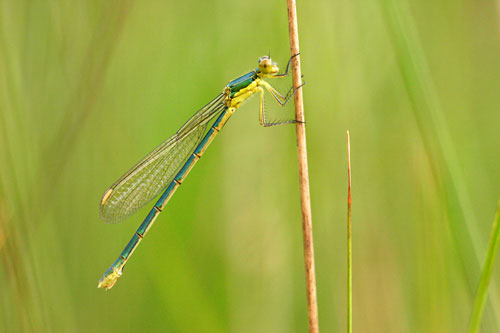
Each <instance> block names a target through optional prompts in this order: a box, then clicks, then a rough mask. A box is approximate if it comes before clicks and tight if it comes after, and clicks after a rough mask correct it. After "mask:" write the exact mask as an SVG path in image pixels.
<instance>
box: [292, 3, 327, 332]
mask: <svg viewBox="0 0 500 333" xmlns="http://www.w3.org/2000/svg"><path fill="white" fill-rule="evenodd" d="M287 5H288V31H289V37H290V53H291V55H292V56H294V55H298V54H299V53H300V49H299V33H298V27H297V8H296V5H295V0H287ZM292 79H293V87H294V89H297V88H298V87H300V86H301V85H302V73H301V69H300V56H295V57H293V59H292ZM294 102H295V120H296V121H297V123H296V133H297V155H298V160H299V161H298V162H299V186H300V201H301V207H302V233H303V238H304V261H305V268H306V290H307V314H308V319H309V332H319V325H318V301H317V298H316V273H315V268H314V242H313V234H312V218H311V196H310V192H309V171H308V166H307V148H306V127H305V117H304V104H303V99H302V89H298V90H297V91H296V93H295V95H294Z"/></svg>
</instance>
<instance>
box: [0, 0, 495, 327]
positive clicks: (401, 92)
mask: <svg viewBox="0 0 500 333" xmlns="http://www.w3.org/2000/svg"><path fill="white" fill-rule="evenodd" d="M499 6H500V4H499V3H498V2H496V1H481V2H478V1H448V0H444V1H439V2H435V1H430V0H422V1H415V0H412V1H406V0H385V1H384V0H379V1H363V2H353V1H347V0H339V1H326V0H323V1H300V2H299V3H298V8H297V10H298V18H299V30H300V43H301V52H302V56H301V59H302V65H303V68H302V70H303V73H304V75H305V79H306V82H307V85H306V86H305V88H304V100H305V111H306V119H307V135H308V150H309V163H310V165H309V167H310V169H309V170H310V181H311V197H312V208H313V224H314V237H315V251H316V273H317V288H318V300H319V315H320V327H321V330H322V331H323V332H342V331H344V329H345V326H346V319H345V315H346V310H345V304H346V278H345V275H346V273H345V269H346V264H345V262H346V259H345V256H346V250H345V243H346V241H345V233H346V227H345V224H346V222H345V221H346V212H345V211H346V188H347V183H346V174H347V171H346V157H345V156H346V145H345V132H346V130H348V129H349V130H350V132H351V147H352V165H353V167H352V168H353V171H352V172H353V217H354V227H353V232H354V246H353V256H354V258H353V259H354V266H353V269H354V272H353V274H354V279H353V283H354V295H353V306H354V312H353V313H354V330H355V331H358V332H464V331H465V327H466V325H467V322H468V317H469V314H470V311H471V307H472V300H473V295H474V292H475V288H476V284H477V281H478V277H479V272H480V267H481V265H482V261H483V258H484V255H485V250H486V245H487V241H488V235H489V230H490V227H491V223H492V221H493V217H494V214H495V210H496V203H497V200H498V197H499V194H500V191H499V188H500V112H499V111H500V98H499V93H500V18H499V17H500V14H499V13H500V11H499ZM269 50H270V51H271V55H272V56H273V59H274V60H276V61H278V62H279V63H280V64H282V67H284V66H283V65H284V64H285V63H286V61H287V60H288V57H289V55H290V54H289V46H288V27H287V10H286V3H285V1H263V0H256V1H203V2H202V1H123V0H114V1H50V0H45V1H14V0H4V1H0V258H1V261H0V262H1V265H0V331H2V332H17V331H19V332H23V331H27V332H105V331H111V332H114V331H125V332H134V331H162V332H165V331H169V332H225V331H227V332H305V331H306V330H307V318H306V296H305V286H304V285H305V283H304V279H305V278H304V264H303V252H302V243H301V240H302V234H301V220H300V207H299V193H298V190H297V187H298V175H297V162H296V149H295V146H296V144H295V131H294V126H281V127H275V128H262V127H260V126H259V124H258V99H257V98H255V99H253V100H252V101H250V102H248V103H247V104H246V105H245V106H244V107H242V108H241V109H239V110H238V112H237V113H236V114H235V116H234V117H233V118H232V119H231V120H230V121H229V123H228V125H227V126H226V128H225V129H224V131H223V132H222V133H221V135H219V136H218V137H217V139H216V140H215V142H214V144H213V145H212V146H211V147H210V148H209V149H208V153H207V154H206V155H205V157H204V158H203V159H202V161H201V162H200V163H198V165H197V166H196V167H195V168H194V169H193V171H192V172H191V174H190V176H189V177H188V178H187V180H186V182H185V184H184V185H183V186H182V188H181V189H180V190H179V191H178V192H177V193H176V195H175V196H174V197H173V199H172V200H171V201H170V203H169V204H168V206H167V207H168V209H167V210H166V211H165V212H164V213H163V214H162V215H161V216H160V217H159V219H158V220H157V222H156V224H155V226H154V227H153V228H152V230H151V232H150V233H149V234H148V236H147V238H146V240H145V241H144V242H143V244H142V245H141V246H140V247H139V249H138V251H136V253H135V255H134V256H133V257H132V259H131V261H130V262H129V263H128V265H127V269H126V270H125V274H124V276H123V277H122V278H121V279H120V280H119V281H118V283H117V285H116V286H115V287H114V288H113V289H111V290H110V291H108V292H106V291H104V290H101V289H97V288H96V287H97V282H98V280H99V278H100V277H101V276H102V273H103V272H104V271H105V270H106V269H107V268H108V267H109V265H110V264H111V263H112V262H113V261H114V260H115V259H116V257H117V256H118V254H119V253H120V251H121V250H122V249H123V247H124V246H125V244H126V243H127V241H128V240H129V238H130V237H131V236H132V234H133V232H134V231H135V229H136V228H137V226H138V225H139V223H140V222H141V221H142V219H143V218H144V216H145V214H146V213H147V211H148V210H149V208H150V206H149V205H148V207H146V208H145V209H143V210H141V211H140V212H139V213H138V214H136V215H134V216H133V217H132V218H129V219H128V220H127V221H125V222H123V223H121V224H118V225H107V224H104V223H102V221H101V220H100V217H99V213H98V204H99V201H100V199H101V195H102V194H103V192H104V190H105V189H106V188H107V187H108V186H109V185H110V184H112V183H113V182H114V181H115V180H116V179H117V178H118V177H119V176H120V175H121V174H122V173H123V172H125V171H126V170H127V169H128V168H129V167H131V166H132V165H133V164H134V163H135V162H137V161H138V160H139V159H140V158H142V157H143V156H144V155H145V154H146V153H148V152H149V151H150V150H152V149H153V148H154V147H156V146H157V145H158V144H159V143H160V142H162V141H163V140H164V139H166V138H167V137H168V136H170V135H171V134H172V133H174V132H175V131H176V130H177V128H178V127H179V126H180V125H181V124H182V123H183V122H184V121H185V120H186V119H187V118H188V117H189V116H190V115H191V114H192V113H194V111H195V110H197V109H198V108H199V107H201V106H203V105H204V104H205V103H207V102H208V101H209V100H211V99H212V98H213V97H214V96H215V95H217V94H218V93H219V92H220V91H221V89H222V87H223V86H224V85H225V84H226V83H227V82H228V81H230V80H231V79H233V78H235V77H237V76H238V75H240V74H243V73H245V72H247V71H248V70H250V69H253V68H254V67H255V66H256V64H257V59H258V57H259V56H261V55H264V54H267V53H268V52H269ZM268 104H270V102H268ZM499 282H500V276H499V270H498V268H497V269H496V270H495V272H494V275H493V281H492V283H493V286H492V289H491V292H490V297H489V302H488V303H487V305H486V311H485V317H484V320H483V326H482V329H483V331H484V332H498V331H500V293H499V291H498V288H497V287H496V286H495V284H498V283H499Z"/></svg>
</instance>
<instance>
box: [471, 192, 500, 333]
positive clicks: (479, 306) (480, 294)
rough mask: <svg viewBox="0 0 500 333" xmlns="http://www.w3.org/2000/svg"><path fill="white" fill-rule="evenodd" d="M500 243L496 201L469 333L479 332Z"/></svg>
mask: <svg viewBox="0 0 500 333" xmlns="http://www.w3.org/2000/svg"><path fill="white" fill-rule="evenodd" d="M499 242H500V201H498V209H497V213H496V216H495V220H494V221H493V227H492V228H491V235H490V243H489V245H488V252H487V253H486V260H485V261H484V265H483V270H482V272H481V277H480V278H479V285H478V286H477V291H476V299H475V300H474V307H473V308H472V314H471V317H470V322H469V330H468V332H469V333H476V332H479V328H480V326H481V318H482V316H483V310H484V304H485V303H486V296H487V295H488V286H489V284H490V280H491V273H492V272H493V265H494V264H495V257H496V255H497V252H498V244H499Z"/></svg>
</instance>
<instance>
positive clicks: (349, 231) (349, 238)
mask: <svg viewBox="0 0 500 333" xmlns="http://www.w3.org/2000/svg"><path fill="white" fill-rule="evenodd" d="M351 226H352V213H351V139H350V136H349V131H347V333H351V332H352V228H351Z"/></svg>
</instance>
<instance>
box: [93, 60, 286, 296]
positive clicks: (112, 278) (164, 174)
mask: <svg viewBox="0 0 500 333" xmlns="http://www.w3.org/2000/svg"><path fill="white" fill-rule="evenodd" d="M292 59H293V57H291V58H290V60H289V61H288V64H287V66H286V70H285V72H284V73H279V68H278V66H277V64H276V63H274V62H273V61H272V60H271V57H269V56H263V57H260V58H259V65H258V67H257V68H256V69H254V70H252V71H250V72H248V73H246V74H244V75H242V76H240V77H238V78H236V79H234V80H232V81H231V82H229V84H228V85H227V86H226V87H225V88H224V90H223V92H222V93H221V94H219V95H218V96H217V97H215V98H214V99H213V100H212V101H211V102H210V103H208V104H207V105H205V106H204V107H203V108H201V109H200V110H199V111H198V112H196V113H195V114H194V115H193V116H192V117H191V118H190V119H189V120H188V121H187V122H186V123H185V124H184V125H183V126H182V127H181V128H180V129H179V130H178V131H177V132H176V133H175V134H174V135H172V136H171V137H170V138H168V139H167V140H166V141H165V142H163V143H162V144H161V145H160V146H158V147H157V148H156V149H155V150H153V151H152V152H151V153H149V154H148V155H147V156H146V157H145V158H143V159H142V160H141V161H140V162H139V163H137V164H136V165H135V166H134V167H133V168H132V169H130V170H129V171H128V172H127V173H125V174H124V175H123V176H122V177H121V178H120V179H118V180H117V181H116V182H115V183H114V184H113V185H111V187H110V188H109V189H108V190H107V191H106V192H105V193H104V195H103V197H102V200H101V204H100V212H101V217H102V218H103V219H104V220H107V221H115V222H116V221H120V220H123V219H124V218H126V217H128V216H130V215H132V214H133V213H135V212H136V211H137V210H138V209H140V208H141V207H143V206H144V205H145V204H147V203H148V202H149V201H151V200H152V199H154V198H155V197H156V196H157V195H159V194H160V193H161V192H162V191H164V192H163V194H162V195H161V196H160V198H159V199H158V201H157V202H156V204H155V205H154V206H153V208H152V209H151V211H150V212H149V214H148V215H147V216H146V218H145V219H144V221H143V222H142V224H141V225H140V226H139V228H138V229H137V231H136V232H135V234H134V236H133V237H132V239H131V240H130V241H129V243H128V244H127V246H126V247H125V249H124V250H123V251H122V253H121V254H120V256H119V257H118V259H117V260H116V261H115V262H114V263H113V264H112V265H111V267H109V268H108V270H107V271H106V272H105V273H104V276H103V277H102V278H101V280H100V281H99V285H98V287H99V288H106V289H110V288H111V287H113V285H114V284H115V283H116V281H117V280H118V278H119V277H120V276H121V275H122V272H123V267H124V266H125V264H126V263H127V261H128V260H129V258H130V256H131V255H132V253H133V252H134V250H135V249H136V248H137V246H138V245H139V243H140V242H141V240H142V239H143V238H144V236H145V235H146V233H147V232H148V230H149V228H151V226H152V225H153V222H154V220H155V219H156V217H157V216H158V214H160V212H161V211H162V210H163V209H164V208H165V206H166V204H167V202H168V200H169V199H170V198H171V197H172V195H173V194H174V192H175V190H176V189H177V188H178V187H179V185H181V184H182V182H183V180H184V179H185V177H186V176H187V174H188V173H189V171H190V170H191V168H192V167H193V166H194V165H195V163H196V162H197V161H198V160H199V159H200V158H201V156H203V154H204V153H205V150H206V149H207V147H208V146H209V145H210V143H211V142H212V140H213V139H214V138H215V136H216V135H217V133H219V131H220V130H221V129H222V127H223V126H224V125H225V124H226V122H227V121H228V119H229V118H230V117H231V115H232V114H233V113H234V111H236V109H238V108H239V107H240V106H241V105H242V104H243V102H245V101H246V100H248V99H249V98H250V97H251V96H252V95H254V94H255V93H260V111H259V122H260V124H261V125H262V126H265V127H268V126H273V125H279V124H285V123H293V122H294V120H290V121H286V122H274V123H273V122H267V121H266V119H265V114H264V89H265V90H267V91H268V92H269V93H270V94H271V96H272V97H273V98H274V99H275V100H276V101H277V102H278V103H279V104H281V105H282V106H284V105H285V104H286V103H287V101H288V100H289V99H290V97H291V96H293V94H294V92H295V91H296V89H295V90H293V89H290V90H289V91H288V93H287V94H286V95H284V96H283V95H282V94H280V93H279V92H278V91H277V90H276V89H274V88H273V87H272V86H271V85H270V84H269V83H268V82H266V81H264V79H265V78H283V77H286V76H287V75H288V70H289V68H290V62H291V60H292ZM214 119H215V120H214ZM210 124H211V125H210ZM209 125H210V126H209ZM207 128H209V129H208V131H207Z"/></svg>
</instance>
